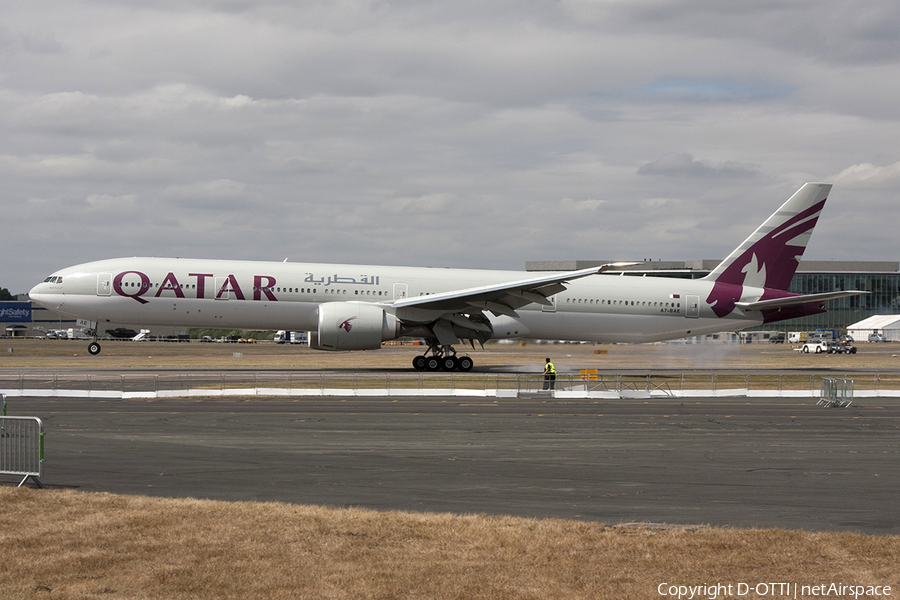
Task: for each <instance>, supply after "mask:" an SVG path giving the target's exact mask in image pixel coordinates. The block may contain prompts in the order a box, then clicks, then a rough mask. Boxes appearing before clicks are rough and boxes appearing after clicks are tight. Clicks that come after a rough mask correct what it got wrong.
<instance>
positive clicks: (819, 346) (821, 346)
mask: <svg viewBox="0 0 900 600" xmlns="http://www.w3.org/2000/svg"><path fill="white" fill-rule="evenodd" d="M795 350H796V351H797V352H802V353H803V354H809V353H811V352H813V353H815V354H822V353H823V352H828V342H806V343H805V344H803V345H802V346H800V347H799V348H795Z"/></svg>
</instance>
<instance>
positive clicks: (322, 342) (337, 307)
mask: <svg viewBox="0 0 900 600" xmlns="http://www.w3.org/2000/svg"><path fill="white" fill-rule="evenodd" d="M318 313H319V328H318V330H317V331H312V332H310V333H311V335H310V336H309V347H310V348H312V349H314V350H377V349H378V348H381V342H383V341H387V340H394V339H397V338H398V337H400V321H399V320H398V319H397V317H395V316H394V315H392V314H389V313H387V312H385V310H384V308H383V307H381V306H378V305H376V304H368V303H365V302H328V303H325V304H320V305H319V308H318Z"/></svg>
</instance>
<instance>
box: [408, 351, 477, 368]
mask: <svg viewBox="0 0 900 600" xmlns="http://www.w3.org/2000/svg"><path fill="white" fill-rule="evenodd" d="M429 352H431V355H430V356H429V355H428V353H429ZM474 366H475V361H473V360H472V359H471V358H469V357H468V356H457V355H456V350H454V349H453V347H452V346H438V345H436V344H430V345H429V348H428V350H427V351H426V352H425V354H422V355H421V356H417V357H415V358H414V359H413V368H414V369H415V370H416V371H457V370H458V371H462V372H464V373H468V372H469V371H471V370H472V367H474Z"/></svg>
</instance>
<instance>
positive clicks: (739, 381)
mask: <svg viewBox="0 0 900 600" xmlns="http://www.w3.org/2000/svg"><path fill="white" fill-rule="evenodd" d="M854 375H855V376H854V378H853V379H854V381H855V390H854V393H855V395H856V397H900V374H895V373H891V374H854ZM829 377H832V378H833V377H834V374H833V373H819V374H816V373H768V374H766V373H749V374H748V373H722V372H717V373H695V372H690V373H645V374H628V373H597V372H595V371H584V372H581V373H560V374H558V375H557V379H556V383H555V387H554V390H552V391H549V390H548V391H545V390H543V389H542V388H543V387H544V378H543V377H542V376H541V375H540V374H519V375H516V374H498V373H441V372H438V373H366V372H356V373H350V372H345V371H340V372H333V371H322V372H315V371H299V372H295V371H249V370H248V371H227V372H220V371H212V370H211V371H197V372H191V373H184V372H168V373H167V372H160V373H126V374H105V373H101V374H96V373H74V372H73V373H68V372H64V373H8V372H7V373H0V392H2V393H5V394H7V395H9V396H18V397H23V396H29V397H42V396H43V397H91V398H165V397H184V396H199V397H203V396H285V395H287V396H367V395H371V396H438V395H442V396H446V395H451V396H490V397H501V398H503V397H517V396H519V397H522V396H529V395H544V396H550V397H554V398H646V397H667V396H669V397H687V396H690V397H717V396H718V397H725V396H749V397H753V396H757V397H772V396H777V397H804V398H815V397H818V396H820V395H821V381H822V379H823V378H829ZM845 378H846V377H845Z"/></svg>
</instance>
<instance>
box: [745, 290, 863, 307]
mask: <svg viewBox="0 0 900 600" xmlns="http://www.w3.org/2000/svg"><path fill="white" fill-rule="evenodd" d="M869 293H871V292H864V291H859V290H847V291H843V292H826V293H824V294H807V295H804V296H788V297H786V298H772V299H771V300H757V301H756V302H735V303H734V305H735V306H736V307H737V308H741V309H743V310H771V309H773V308H781V307H784V306H796V305H798V304H807V303H809V302H824V301H825V300H834V299H835V298H846V297H847V296H858V295H860V294H869Z"/></svg>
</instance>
